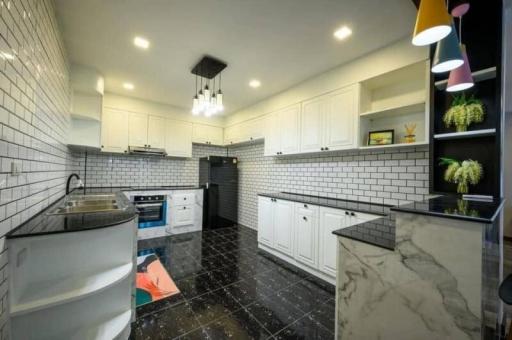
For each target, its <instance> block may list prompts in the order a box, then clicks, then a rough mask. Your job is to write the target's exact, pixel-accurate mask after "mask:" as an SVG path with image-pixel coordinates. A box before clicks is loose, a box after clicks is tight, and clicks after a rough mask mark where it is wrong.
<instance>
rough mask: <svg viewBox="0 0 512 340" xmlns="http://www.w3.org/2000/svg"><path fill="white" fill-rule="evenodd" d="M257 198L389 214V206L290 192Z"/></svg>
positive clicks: (263, 194) (266, 194)
mask: <svg viewBox="0 0 512 340" xmlns="http://www.w3.org/2000/svg"><path fill="white" fill-rule="evenodd" d="M258 195H259V196H264V197H270V198H276V199H281V200H285V201H293V202H299V203H304V204H312V205H318V206H321V207H328V208H334V209H345V210H350V211H357V212H362V213H368V214H374V215H380V216H387V215H388V214H389V208H390V207H391V206H390V205H383V204H374V203H367V202H359V201H351V200H342V199H337V198H328V197H320V196H310V195H302V194H294V193H290V192H275V193H261V194H258Z"/></svg>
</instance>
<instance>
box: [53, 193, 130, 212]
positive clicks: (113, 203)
mask: <svg viewBox="0 0 512 340" xmlns="http://www.w3.org/2000/svg"><path fill="white" fill-rule="evenodd" d="M126 207H127V205H126V204H125V203H124V202H120V201H119V200H118V198H117V196H116V195H115V194H98V195H71V196H69V197H67V198H66V199H65V200H64V202H63V203H62V205H60V206H57V207H55V208H53V209H52V210H50V211H49V212H48V213H47V214H48V215H66V214H83V213H95V212H108V211H118V210H124V209H125V208H126Z"/></svg>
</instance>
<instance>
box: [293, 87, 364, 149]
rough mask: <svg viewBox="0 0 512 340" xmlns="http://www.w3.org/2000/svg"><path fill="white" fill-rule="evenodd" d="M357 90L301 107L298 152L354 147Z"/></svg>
mask: <svg viewBox="0 0 512 340" xmlns="http://www.w3.org/2000/svg"><path fill="white" fill-rule="evenodd" d="M358 102H359V86H357V85H354V86H349V87H346V88H343V89H341V90H338V91H335V92H332V93H328V94H326V95H323V96H320V97H317V98H314V99H311V100H308V101H305V102H303V103H302V112H301V124H300V125H301V130H300V131H301V132H300V151H301V152H319V151H332V150H342V149H352V148H354V147H355V146H356V145H357V142H356V136H357V134H356V131H357V128H358V119H357V113H358Z"/></svg>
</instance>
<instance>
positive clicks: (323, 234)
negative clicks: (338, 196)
mask: <svg viewBox="0 0 512 340" xmlns="http://www.w3.org/2000/svg"><path fill="white" fill-rule="evenodd" d="M344 227H347V216H346V215H345V211H343V210H339V209H329V208H320V232H319V237H320V242H319V243H320V252H319V256H320V258H319V269H320V270H321V271H322V272H324V273H326V274H329V275H331V276H336V255H337V253H338V250H337V241H338V240H337V236H336V235H333V234H332V232H333V231H334V230H337V229H341V228H344Z"/></svg>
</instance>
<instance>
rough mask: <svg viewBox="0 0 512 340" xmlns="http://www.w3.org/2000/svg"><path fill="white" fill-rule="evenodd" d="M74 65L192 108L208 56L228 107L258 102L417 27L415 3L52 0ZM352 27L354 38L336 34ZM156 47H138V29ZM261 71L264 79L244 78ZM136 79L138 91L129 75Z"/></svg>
mask: <svg viewBox="0 0 512 340" xmlns="http://www.w3.org/2000/svg"><path fill="white" fill-rule="evenodd" d="M56 9H57V17H58V20H59V23H60V26H61V29H62V33H63V36H64V41H65V45H66V48H67V50H68V54H69V57H70V59H71V62H73V63H77V64H82V65H86V66H92V67H94V68H96V69H97V70H99V71H100V72H101V73H102V74H103V75H104V76H105V87H106V90H107V91H110V92H113V93H118V94H123V95H129V96H133V97H138V98H143V99H148V100H153V101H157V102H162V103H167V104H171V105H175V106H179V107H184V108H187V109H189V108H190V106H191V98H192V96H193V94H194V77H193V76H192V75H191V74H190V69H191V67H192V66H193V65H194V64H195V63H196V62H197V61H198V60H199V59H200V58H201V57H202V56H203V55H204V54H209V55H212V56H215V57H217V58H219V59H221V60H224V61H225V62H227V64H228V67H227V68H226V70H225V71H224V72H223V73H222V84H223V86H222V88H223V92H224V99H225V103H224V104H225V107H226V113H231V112H234V111H236V110H238V109H241V108H243V107H246V106H249V105H251V104H254V103H256V102H258V101H260V100H262V99H264V98H266V97H269V96H271V95H273V94H276V93H278V92H281V91H283V90H285V89H287V88H289V87H291V86H292V85H294V84H297V83H299V82H301V81H302V80H304V79H307V78H309V77H311V76H313V75H316V74H319V73H321V72H323V71H326V70H328V69H330V68H333V67H335V66H337V65H340V64H343V63H345V62H347V61H349V60H351V59H354V58H357V57H358V56H361V55H363V54H366V53H368V52H370V51H372V50H375V49H378V48H379V47H382V46H384V45H387V44H389V43H391V42H394V41H396V40H398V39H401V38H403V37H405V36H407V35H410V34H411V31H412V28H413V25H414V18H415V8H414V6H413V4H412V2H411V0H386V1H382V0H108V1H107V0H87V1H84V0H56ZM342 25H348V26H349V27H350V28H352V30H353V35H352V36H351V37H350V38H349V39H347V40H346V41H342V42H340V41H337V40H335V39H333V36H332V34H333V31H334V30H335V29H336V28H338V27H340V26H342ZM136 35H141V36H144V37H147V38H148V39H149V40H150V42H151V47H150V48H149V49H148V50H146V51H144V50H140V49H137V48H135V47H134V45H133V43H132V41H133V38H134V36H136ZM253 78H257V79H259V80H260V81H261V83H262V86H261V87H260V88H258V89H252V88H250V87H249V86H248V85H247V84H248V82H249V80H250V79H253ZM126 81H129V82H132V83H134V84H135V90H134V91H127V90H125V89H123V87H122V83H123V82H126Z"/></svg>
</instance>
